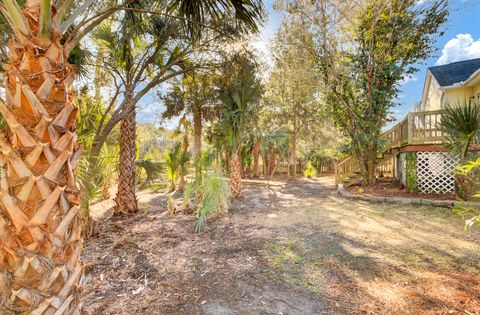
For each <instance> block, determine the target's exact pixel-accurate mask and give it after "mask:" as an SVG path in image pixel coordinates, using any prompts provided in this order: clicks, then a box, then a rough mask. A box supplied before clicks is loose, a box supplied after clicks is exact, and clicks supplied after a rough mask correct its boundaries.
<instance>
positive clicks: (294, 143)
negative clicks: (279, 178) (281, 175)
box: [292, 132, 297, 179]
mask: <svg viewBox="0 0 480 315" xmlns="http://www.w3.org/2000/svg"><path fill="white" fill-rule="evenodd" d="M292 163H293V179H295V178H297V134H296V133H295V132H294V133H293V135H292Z"/></svg>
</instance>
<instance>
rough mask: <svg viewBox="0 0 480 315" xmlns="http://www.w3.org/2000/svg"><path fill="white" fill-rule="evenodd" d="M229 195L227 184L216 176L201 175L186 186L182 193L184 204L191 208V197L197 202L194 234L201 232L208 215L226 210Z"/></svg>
mask: <svg viewBox="0 0 480 315" xmlns="http://www.w3.org/2000/svg"><path fill="white" fill-rule="evenodd" d="M230 194H231V193H230V187H229V185H228V183H227V182H226V181H225V180H223V179H222V178H221V177H220V176H219V175H217V174H203V175H202V176H198V177H197V178H196V179H195V181H194V182H192V183H190V184H189V185H187V188H186V189H185V192H184V204H185V205H188V206H191V201H190V199H191V198H192V197H193V198H194V199H195V200H196V201H197V205H196V209H195V216H196V217H197V222H196V224H195V233H199V232H200V231H201V230H202V228H203V227H204V225H205V223H206V221H207V218H208V217H209V216H210V215H212V214H215V213H218V212H222V211H226V210H227V209H228V206H229V205H230ZM192 195H193V196H192Z"/></svg>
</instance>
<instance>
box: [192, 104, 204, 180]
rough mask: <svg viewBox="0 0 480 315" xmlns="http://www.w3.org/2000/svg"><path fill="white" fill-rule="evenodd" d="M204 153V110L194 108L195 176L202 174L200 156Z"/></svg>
mask: <svg viewBox="0 0 480 315" xmlns="http://www.w3.org/2000/svg"><path fill="white" fill-rule="evenodd" d="M201 152H202V108H201V107H200V106H195V107H194V108H193V163H194V164H195V175H196V176H198V175H199V174H200V171H201V169H200V165H198V163H199V161H200V154H201Z"/></svg>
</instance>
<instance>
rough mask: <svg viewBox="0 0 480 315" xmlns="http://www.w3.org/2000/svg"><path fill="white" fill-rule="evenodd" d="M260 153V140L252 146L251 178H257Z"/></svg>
mask: <svg viewBox="0 0 480 315" xmlns="http://www.w3.org/2000/svg"><path fill="white" fill-rule="evenodd" d="M259 155H260V141H258V140H257V141H256V142H255V145H254V146H253V178H258V160H259Z"/></svg>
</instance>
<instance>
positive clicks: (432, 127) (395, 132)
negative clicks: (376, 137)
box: [382, 110, 445, 150]
mask: <svg viewBox="0 0 480 315" xmlns="http://www.w3.org/2000/svg"><path fill="white" fill-rule="evenodd" d="M444 113H445V110H435V111H423V112H413V113H409V114H408V115H407V117H405V118H404V119H403V120H402V121H401V122H399V123H398V124H396V125H395V126H394V127H393V128H391V129H390V130H388V131H386V132H384V133H383V134H382V137H383V138H384V139H385V145H384V149H385V150H388V149H391V148H399V147H402V146H404V145H407V144H437V143H438V144H440V143H442V142H443V141H444V139H445V134H444V132H443V131H442V128H441V121H442V116H443V115H444Z"/></svg>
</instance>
